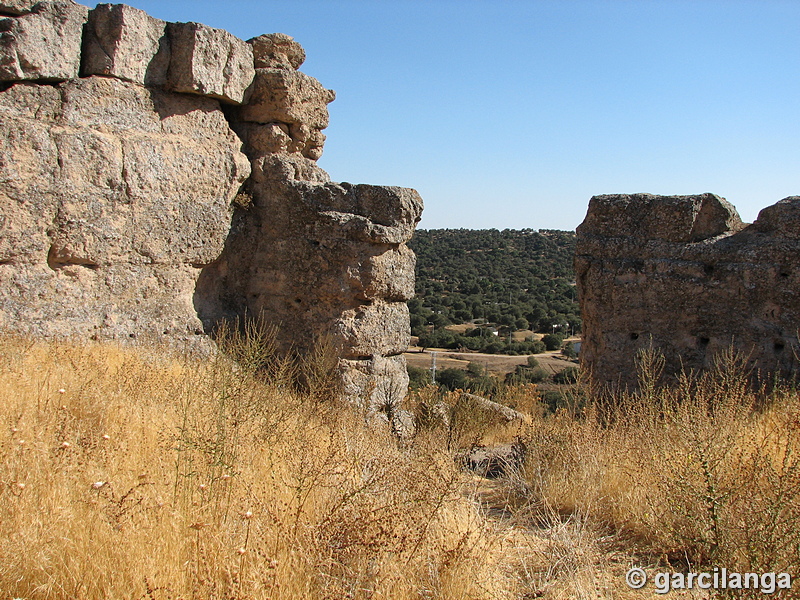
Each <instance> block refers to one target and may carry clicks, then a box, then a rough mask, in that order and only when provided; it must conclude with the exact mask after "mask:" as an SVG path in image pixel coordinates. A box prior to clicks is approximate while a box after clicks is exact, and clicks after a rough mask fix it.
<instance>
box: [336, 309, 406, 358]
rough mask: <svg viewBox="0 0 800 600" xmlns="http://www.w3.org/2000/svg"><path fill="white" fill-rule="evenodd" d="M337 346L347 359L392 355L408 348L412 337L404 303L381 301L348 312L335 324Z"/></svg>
mask: <svg viewBox="0 0 800 600" xmlns="http://www.w3.org/2000/svg"><path fill="white" fill-rule="evenodd" d="M334 333H335V337H334V340H335V343H337V346H339V347H340V348H342V353H343V355H344V356H345V357H348V358H358V357H366V356H391V355H395V354H400V353H401V352H405V351H406V350H407V349H408V344H409V341H410V336H411V329H410V326H409V316H408V306H407V305H406V303H405V302H380V301H376V302H375V303H373V304H366V305H364V306H359V307H358V308H353V309H350V310H346V311H344V312H343V313H342V315H341V316H340V317H339V318H338V319H337V320H336V322H335V324H334Z"/></svg>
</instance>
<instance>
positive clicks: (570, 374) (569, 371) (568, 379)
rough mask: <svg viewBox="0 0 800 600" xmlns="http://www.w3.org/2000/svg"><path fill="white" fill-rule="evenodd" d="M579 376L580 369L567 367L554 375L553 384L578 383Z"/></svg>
mask: <svg viewBox="0 0 800 600" xmlns="http://www.w3.org/2000/svg"><path fill="white" fill-rule="evenodd" d="M579 374H580V371H579V370H578V367H567V368H566V369H564V370H563V371H560V372H558V373H556V374H555V375H553V383H565V384H569V383H577V381H578V376H579Z"/></svg>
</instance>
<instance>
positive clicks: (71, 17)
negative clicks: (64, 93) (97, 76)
mask: <svg viewBox="0 0 800 600" xmlns="http://www.w3.org/2000/svg"><path fill="white" fill-rule="evenodd" d="M9 4H10V8H12V10H13V8H14V7H15V6H16V7H17V8H18V9H19V11H21V12H24V13H25V14H21V15H19V16H17V17H7V18H5V19H0V81H26V80H29V81H64V80H67V79H75V78H76V77H77V76H78V69H79V67H80V48H81V40H82V36H83V24H84V23H85V22H86V19H87V16H88V13H89V9H88V8H86V7H85V6H81V5H79V4H75V3H74V2H70V1H58V2H39V3H37V4H35V5H33V6H32V7H30V10H31V11H32V12H27V10H28V4H27V3H9ZM6 6H7V7H8V6H9V5H6Z"/></svg>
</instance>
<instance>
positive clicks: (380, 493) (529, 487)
mask: <svg viewBox="0 0 800 600" xmlns="http://www.w3.org/2000/svg"><path fill="white" fill-rule="evenodd" d="M234 338H235V336H234ZM259 340H261V341H258V342H257V343H255V342H253V340H252V339H251V340H250V341H247V340H244V341H243V340H242V339H238V340H236V339H234V340H233V342H232V343H231V344H230V345H229V347H230V349H231V350H230V351H231V352H232V353H233V354H234V355H235V356H236V357H237V358H238V360H239V362H238V363H237V364H234V363H233V362H232V361H230V360H229V359H228V358H226V357H224V356H222V355H220V356H216V357H214V358H207V359H202V360H201V359H195V358H189V357H185V356H181V355H178V354H176V353H174V352H171V351H168V350H166V349H163V348H156V347H150V348H138V349H131V348H127V349H125V348H120V347H115V346H111V345H99V344H94V345H78V344H70V343H62V342H48V343H45V342H34V341H28V340H24V339H16V338H4V339H2V340H0V398H1V399H2V401H0V427H1V428H0V539H1V540H3V543H2V544H0V598H29V599H34V598H36V599H38V598H54V599H55V598H58V599H83V598H85V599H91V600H95V599H101V598H103V599H105V598H109V599H111V598H125V599H150V600H153V599H167V598H171V599H177V598H187V599H188V598H208V599H211V598H220V599H222V598H225V599H245V598H248V599H249V598H253V599H261V598H274V599H284V598H285V599H289V598H292V599H294V598H298V599H299V598H315V599H316V598H320V599H323V598H330V599H339V598H365V599H366V598H387V599H389V598H390V599H398V600H403V599H406V598H408V599H411V598H415V599H419V598H442V599H445V598H447V599H450V598H453V599H456V598H458V599H472V598H509V599H510V598H598V597H600V598H644V597H652V596H653V594H652V589H651V590H650V591H646V590H645V591H631V590H628V588H627V587H626V586H625V584H624V573H625V571H626V570H627V569H628V568H629V566H631V565H633V564H638V565H643V566H646V567H648V568H649V569H650V570H651V571H652V570H655V569H659V570H663V569H664V568H665V567H666V566H669V567H670V568H674V569H684V568H687V567H692V568H696V567H699V566H703V565H712V564H713V565H724V566H727V567H728V568H739V569H742V570H750V569H754V570H765V569H767V570H776V571H779V570H789V571H791V572H792V573H793V574H797V572H798V543H800V455H798V454H797V452H798V444H799V443H800V402H798V398H797V394H796V393H795V392H794V391H791V390H786V391H781V392H776V393H773V394H771V395H764V394H761V395H756V394H752V393H750V392H749V391H748V389H747V388H746V387H745V385H744V383H743V381H744V380H743V378H742V377H741V376H740V375H741V374H742V373H741V369H739V371H738V373H737V370H736V369H737V367H736V365H733V368H731V365H730V364H729V365H727V366H725V367H721V369H720V372H719V373H718V374H717V376H716V377H708V378H703V379H689V378H686V379H685V380H684V381H683V382H682V383H681V385H680V386H678V387H677V388H672V389H671V390H659V389H656V387H655V385H653V386H650V387H648V385H645V386H644V393H643V394H642V395H640V396H637V397H616V398H611V399H609V398H605V399H604V400H603V401H602V402H600V400H599V397H598V400H597V401H595V402H593V401H590V400H586V399H585V398H584V399H583V400H582V402H583V403H585V406H584V408H582V409H581V410H578V409H575V410H571V411H567V410H562V411H560V412H559V413H557V414H555V415H545V414H544V413H543V411H542V409H541V406H540V404H539V402H538V399H537V394H536V390H535V388H534V387H532V386H526V387H522V388H510V389H505V390H504V392H503V393H504V394H505V396H504V397H503V398H501V400H503V401H505V402H507V403H509V404H513V405H515V406H516V407H517V408H518V409H523V410H526V411H528V412H529V413H530V414H531V416H532V421H531V424H530V425H525V426H519V427H517V426H508V425H499V424H496V423H492V422H491V420H489V419H486V418H482V417H481V416H480V415H474V414H466V413H465V411H464V410H463V407H460V400H459V397H458V395H457V394H453V395H448V396H444V397H442V396H440V395H438V394H437V393H436V392H435V391H433V390H430V389H429V390H422V391H420V392H418V393H417V394H416V395H415V396H413V397H411V398H409V407H411V408H413V409H415V410H417V411H418V413H419V414H420V415H428V416H430V415H431V414H433V413H432V411H431V410H430V409H431V408H432V406H434V405H435V404H437V403H439V402H441V401H444V403H445V406H447V407H448V410H449V411H450V416H451V417H455V418H451V419H450V421H449V424H448V425H446V426H445V425H444V424H442V423H441V422H437V421H436V420H435V419H431V418H429V419H428V420H427V422H426V423H425V424H424V425H423V426H422V427H421V428H420V430H419V432H418V433H417V435H416V437H415V438H414V439H413V440H411V441H409V442H399V441H397V440H395V439H394V438H393V437H391V435H389V434H388V433H384V432H381V431H376V430H375V429H374V428H371V427H370V426H369V425H368V424H366V423H365V422H364V419H363V418H362V417H361V416H360V415H359V414H358V413H357V412H356V411H355V410H353V409H352V408H350V407H348V406H346V405H343V404H342V403H341V402H340V401H339V400H337V399H336V397H335V390H334V389H332V388H331V386H330V381H331V379H330V378H329V376H328V375H329V373H330V370H331V362H330V360H329V357H328V356H327V354H326V352H324V351H320V352H319V353H318V355H317V356H316V357H315V358H312V359H311V360H310V361H306V362H305V363H302V364H298V363H291V362H289V361H281V360H275V359H274V358H273V357H272V346H271V344H270V342H269V339H266V341H264V340H263V338H259ZM731 361H733V362H735V361H734V360H733V359H731ZM265 364H266V367H265V368H262V369H260V370H258V369H256V366H257V365H261V366H263V365H265ZM657 370H658V361H657V359H654V358H651V359H650V360H649V362H648V361H644V363H643V377H644V380H645V383H646V384H647V381H649V380H654V379H655V378H654V373H655V374H657ZM733 374H736V376H733ZM648 377H649V378H650V379H649V380H648ZM297 380H301V381H302V382H303V386H302V391H298V388H297V386H296V385H294V384H292V383H291V382H292V381H297ZM583 393H584V394H589V396H591V393H590V392H583ZM511 439H517V441H518V443H521V444H524V445H525V446H526V448H527V459H526V461H525V464H524V465H523V467H522V468H521V469H520V470H518V471H515V472H513V473H510V474H509V475H508V476H507V477H504V478H501V479H499V480H494V481H489V480H486V479H483V478H480V477H477V476H474V475H472V474H467V473H465V472H464V470H463V469H461V468H460V467H459V465H458V462H457V461H456V460H455V459H454V457H456V456H457V455H458V453H459V452H461V451H463V449H464V448H468V447H470V446H471V445H473V444H476V443H489V444H491V443H500V442H507V441H510V440H511ZM773 597H775V596H773ZM785 597H791V596H788V595H786V596H785Z"/></svg>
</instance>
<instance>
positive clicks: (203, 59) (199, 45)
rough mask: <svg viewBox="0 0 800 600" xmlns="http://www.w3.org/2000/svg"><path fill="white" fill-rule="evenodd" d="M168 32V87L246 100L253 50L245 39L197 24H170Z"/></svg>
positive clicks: (252, 69) (225, 100)
mask: <svg viewBox="0 0 800 600" xmlns="http://www.w3.org/2000/svg"><path fill="white" fill-rule="evenodd" d="M167 31H168V34H169V40H170V47H171V55H170V61H169V73H168V75H167V80H168V86H169V88H170V89H171V90H174V91H176V92H185V93H188V94H200V95H203V96H211V97H212V98H218V99H219V100H222V101H223V102H229V103H231V104H241V103H242V102H244V101H245V99H246V94H247V92H248V89H249V88H250V85H251V84H252V83H253V75H254V73H255V67H254V66H253V50H252V48H251V47H250V46H249V45H248V44H247V42H244V41H242V40H240V39H239V38H237V37H236V36H234V35H231V34H230V33H228V32H227V31H224V30H222V29H214V28H213V27H208V26H206V25H201V24H200V23H170V24H169V25H168V26H167Z"/></svg>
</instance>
